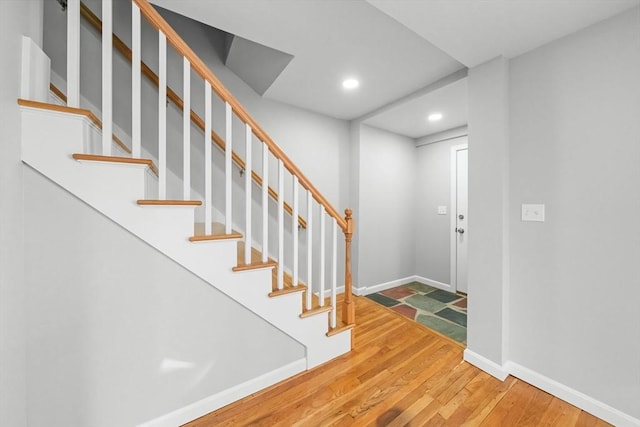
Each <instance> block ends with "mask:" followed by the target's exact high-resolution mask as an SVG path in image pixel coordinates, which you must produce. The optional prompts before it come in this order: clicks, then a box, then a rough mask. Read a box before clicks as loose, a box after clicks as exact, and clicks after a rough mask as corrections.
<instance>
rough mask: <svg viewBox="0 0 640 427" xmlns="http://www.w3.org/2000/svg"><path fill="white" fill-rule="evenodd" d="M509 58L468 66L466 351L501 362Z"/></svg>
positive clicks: (505, 276) (505, 275) (505, 269)
mask: <svg viewBox="0 0 640 427" xmlns="http://www.w3.org/2000/svg"><path fill="white" fill-rule="evenodd" d="M508 77H509V76H508V62H507V60H506V59H504V58H496V59H494V60H492V61H489V62H487V63H485V64H482V65H479V66H477V67H474V68H472V69H471V70H469V77H468V79H469V83H468V84H469V115H468V117H469V223H468V224H469V230H470V232H469V236H468V239H469V240H468V251H469V252H468V254H469V260H468V290H469V292H468V294H469V322H468V325H469V326H468V338H467V343H468V344H467V349H468V352H467V354H468V353H469V352H473V353H475V354H479V355H481V356H482V357H483V358H485V359H487V360H488V361H490V362H492V363H493V364H495V365H496V366H502V364H503V363H504V361H505V359H504V358H505V356H506V351H505V350H504V348H503V344H504V342H505V340H504V339H503V335H504V334H506V330H505V327H506V325H508V319H507V318H506V317H505V301H506V292H507V285H508V253H509V252H508V250H509V248H508V221H507V209H508V182H509V180H508V165H509V157H508V155H509V154H508V153H509V147H508V143H509V141H508V126H509V123H508Z"/></svg>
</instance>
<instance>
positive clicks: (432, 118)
mask: <svg viewBox="0 0 640 427" xmlns="http://www.w3.org/2000/svg"><path fill="white" fill-rule="evenodd" d="M441 118H442V113H433V114H429V117H427V119H429V121H430V122H437V121H438V120H440V119H441Z"/></svg>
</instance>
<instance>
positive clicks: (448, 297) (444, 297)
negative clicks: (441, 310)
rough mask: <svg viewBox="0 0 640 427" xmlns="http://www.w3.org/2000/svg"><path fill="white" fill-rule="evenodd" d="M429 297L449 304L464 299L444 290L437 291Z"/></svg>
mask: <svg viewBox="0 0 640 427" xmlns="http://www.w3.org/2000/svg"><path fill="white" fill-rule="evenodd" d="M429 297H431V298H433V299H437V300H438V301H440V302H444V303H448V302H452V301H455V300H459V299H460V298H462V297H461V296H460V295H456V294H452V293H451V292H447V291H443V290H442V289H438V290H435V291H433V292H431V293H430V294H429Z"/></svg>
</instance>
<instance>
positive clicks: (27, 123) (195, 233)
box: [18, 0, 355, 369]
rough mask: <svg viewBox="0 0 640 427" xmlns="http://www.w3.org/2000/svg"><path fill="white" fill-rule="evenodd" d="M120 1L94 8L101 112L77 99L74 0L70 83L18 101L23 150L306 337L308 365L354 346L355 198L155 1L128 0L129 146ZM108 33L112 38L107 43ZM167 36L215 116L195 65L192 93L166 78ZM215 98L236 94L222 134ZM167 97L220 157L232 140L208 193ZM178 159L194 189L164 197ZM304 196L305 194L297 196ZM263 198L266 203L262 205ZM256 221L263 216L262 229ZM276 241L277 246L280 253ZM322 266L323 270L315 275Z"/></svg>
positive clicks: (64, 182)
mask: <svg viewBox="0 0 640 427" xmlns="http://www.w3.org/2000/svg"><path fill="white" fill-rule="evenodd" d="M111 7H112V2H111V1H110V0H104V1H103V9H102V15H101V16H102V21H100V20H99V19H98V18H97V17H96V16H95V15H93V18H91V19H93V21H94V22H93V23H94V24H95V25H98V24H99V27H100V30H101V31H102V40H103V43H102V60H103V69H104V70H103V73H102V74H103V75H102V106H101V109H100V110H101V111H100V115H101V117H102V121H101V120H99V119H97V117H96V114H94V112H92V111H90V110H88V109H83V108H80V99H81V95H80V90H79V78H80V70H79V66H78V64H79V60H78V38H79V37H80V35H79V34H80V24H79V22H80V21H79V20H80V14H81V9H82V12H83V15H84V16H85V18H86V17H87V16H89V17H91V15H92V14H91V13H90V11H88V9H87V8H86V6H84V5H82V6H81V4H80V2H79V0H69V1H68V3H67V15H68V18H67V19H68V21H67V38H68V40H67V81H66V85H67V87H66V94H67V95H66V96H65V94H64V93H63V91H62V90H60V89H58V88H57V87H55V86H51V93H47V94H46V95H43V94H42V93H40V94H39V95H33V96H31V97H30V99H20V100H19V101H18V103H19V105H20V108H21V111H22V160H23V162H24V163H26V164H27V165H29V166H30V167H32V168H33V169H35V170H37V171H38V172H40V173H41V174H42V175H44V176H46V177H47V178H48V179H50V180H52V181H53V182H55V183H56V184H58V185H59V186H61V187H62V188H64V189H65V190H66V191H68V192H70V193H71V194H73V195H75V196H76V197H78V198H79V199H81V200H82V201H84V202H85V203H87V204H88V205H90V206H91V207H93V208H94V209H95V210H97V211H99V212H101V213H102V214H104V215H105V216H107V217H108V218H110V219H111V220H112V221H114V222H116V223H117V224H119V225H120V226H121V227H123V228H124V229H126V230H128V231H129V232H130V233H132V234H134V235H136V236H137V237H139V238H140V239H142V240H143V241H145V242H146V243H148V244H149V245H151V246H152V247H154V248H155V249H157V250H158V251H160V252H161V253H163V254H165V255H166V256H167V257H169V258H171V259H172V260H174V261H175V262H177V263H179V264H180V265H182V266H183V267H184V268H186V269H188V270H190V271H191V272H193V273H194V274H195V275H197V276H199V277H200V278H202V279H203V280H205V281H206V282H208V283H209V284H210V285H211V286H213V287H215V288H217V289H218V290H220V291H222V292H223V293H225V294H226V295H228V296H229V297H231V298H233V299H234V300H236V301H237V302H239V303H240V304H242V305H243V306H245V307H246V308H248V309H250V310H251V311H252V312H254V313H256V314H257V315H258V316H260V317H262V318H263V319H265V320H266V321H268V322H269V323H271V324H272V325H274V326H275V327H277V328H278V329H280V330H281V331H283V332H285V333H286V334H288V335H289V336H291V337H292V338H294V339H295V340H297V341H298V342H300V343H301V344H303V345H304V346H305V348H306V365H307V369H309V368H312V367H315V366H318V365H319V364H322V363H324V362H326V361H328V360H331V359H333V358H335V357H337V356H339V355H341V354H344V353H346V352H348V351H350V349H351V339H352V337H351V332H352V328H353V326H354V316H355V314H354V305H353V300H352V295H351V274H350V241H351V236H352V233H353V222H352V219H351V212H350V211H349V210H347V211H346V217H345V218H343V217H341V216H340V215H339V214H338V213H337V211H336V210H335V208H333V207H332V206H331V204H330V203H329V202H328V201H327V200H326V198H325V197H324V196H323V195H322V194H321V193H320V192H319V191H318V190H317V189H316V188H315V187H314V186H313V184H311V182H310V181H309V180H308V179H307V178H306V177H305V176H304V175H303V174H302V172H301V171H300V170H299V169H298V168H297V166H296V165H295V164H294V163H293V162H292V161H291V160H290V159H289V158H288V157H287V156H286V154H285V153H284V152H283V151H282V150H281V149H280V148H279V147H278V146H277V145H276V144H275V142H274V141H273V140H272V139H271V138H270V137H269V136H268V135H267V134H266V132H264V130H262V129H261V128H260V126H259V125H258V123H256V122H255V120H254V119H253V118H252V117H251V116H250V115H249V113H248V112H247V111H246V110H245V109H244V108H243V107H242V105H240V103H239V102H238V101H237V100H236V99H235V98H234V97H233V96H232V95H231V94H230V93H229V92H228V90H227V89H226V88H225V87H224V86H223V85H222V83H221V82H220V81H219V80H218V79H217V78H216V77H215V76H214V75H213V73H212V72H211V71H210V70H209V69H208V68H207V67H206V65H205V64H204V63H203V61H201V60H200V59H199V58H198V56H197V55H196V54H195V53H194V52H193V51H192V50H191V49H190V48H189V46H187V45H186V43H185V42H184V41H183V40H182V39H181V38H180V36H178V34H177V33H176V32H175V31H174V30H173V29H172V28H171V27H170V26H169V25H168V24H167V23H166V22H165V21H164V19H163V18H162V17H161V16H160V15H159V14H158V13H157V12H156V11H155V9H154V8H153V7H152V6H151V5H150V4H149V3H148V2H147V1H146V0H133V1H132V2H131V7H132V16H133V24H132V47H131V49H130V50H129V52H130V58H132V64H133V66H132V82H133V83H132V92H133V93H132V123H133V126H132V132H131V133H132V134H131V135H130V136H129V135H127V138H122V139H130V141H131V143H130V146H129V145H128V144H126V143H124V142H123V141H122V139H121V138H118V137H116V136H115V135H114V126H116V125H115V124H114V123H113V120H112V116H113V105H112V99H113V98H112V97H113V91H114V82H113V81H112V80H113V79H112V76H111V72H110V71H107V70H111V66H112V65H111V64H112V60H113V58H112V56H113V46H117V47H119V49H120V50H119V52H120V53H122V52H123V51H122V49H123V45H124V43H122V41H121V40H120V39H118V38H117V37H116V36H115V34H112V22H111V19H112V18H111V12H110V9H111ZM87 19H89V18H87ZM91 19H89V20H90V21H91ZM142 19H145V20H146V21H147V22H148V23H149V24H151V25H152V26H153V27H154V28H155V29H156V30H157V33H158V39H159V49H160V53H159V58H160V60H159V69H158V72H157V74H156V73H155V72H153V71H151V69H150V68H149V67H147V66H146V64H144V63H141V61H140V49H141V46H140V28H141V21H142ZM97 23H98V24H97ZM116 39H117V40H118V41H119V42H118V43H116V41H117V40H116ZM111 40H113V41H114V44H113V45H112V43H109V41H111ZM104 41H107V42H106V43H105V42H104ZM167 43H168V44H169V45H170V46H173V48H174V50H175V51H177V52H178V53H179V55H180V57H181V58H182V61H183V67H184V70H185V73H184V75H185V76H191V74H192V73H191V72H190V71H191V70H193V71H194V72H195V74H196V75H197V76H198V77H197V78H200V79H202V80H204V86H205V88H206V89H205V90H206V93H205V99H206V101H205V102H206V103H205V106H206V108H205V110H206V111H205V114H204V116H205V117H204V118H200V116H198V115H197V114H195V113H194V112H193V111H192V110H191V106H190V95H189V94H190V93H191V82H190V79H191V77H186V78H185V79H184V82H183V84H184V87H183V93H184V94H186V95H185V96H184V98H185V99H180V98H179V97H178V95H176V93H175V92H174V91H173V90H171V89H170V88H168V87H167V71H166V70H167V64H166V61H167V55H166V49H167ZM124 48H125V50H126V49H129V48H128V47H127V46H124ZM163 50H164V53H163ZM39 72H40V73H41V74H42V75H40V76H35V77H34V78H35V79H36V80H37V79H40V80H42V79H46V80H47V87H49V85H48V70H47V72H44V73H42V70H41V69H40V70H39V71H38V70H30V71H29V73H28V74H29V78H32V77H33V75H34V74H38V73H39ZM150 73H151V74H152V75H154V76H156V78H157V85H158V88H159V89H158V101H157V103H156V104H154V105H144V106H143V105H142V97H141V94H140V92H141V90H140V87H141V78H142V77H143V76H146V77H147V78H149V75H150ZM117 89H118V90H123V89H122V88H117ZM125 90H126V89H125ZM213 96H218V98H219V100H220V101H222V102H223V103H224V105H225V112H226V116H225V120H226V125H225V129H226V132H225V138H224V139H223V138H221V137H219V136H218V135H217V134H216V133H215V132H214V131H213V130H212V121H213V118H212V113H211V102H212V97H213ZM169 100H170V101H171V102H173V103H174V104H176V105H177V104H180V108H181V110H182V112H183V114H184V124H185V126H184V128H185V129H190V127H191V124H193V125H195V126H198V127H200V128H201V129H202V130H203V131H204V132H203V139H204V141H205V142H204V145H205V147H204V152H205V158H207V159H211V150H212V147H219V148H220V149H221V150H223V155H224V167H223V170H216V169H215V168H216V167H217V166H216V165H215V164H214V162H212V161H206V162H205V161H204V160H203V163H204V174H203V175H204V176H202V177H198V179H202V180H203V181H204V182H203V183H202V184H203V185H202V187H203V188H204V194H203V195H202V198H194V199H192V197H191V196H192V194H193V195H197V192H196V191H195V190H194V189H193V188H192V184H193V181H192V180H193V176H194V175H195V172H192V171H191V167H190V162H189V161H187V160H184V162H182V159H172V158H170V157H168V156H169V155H168V153H169V152H172V150H168V149H167V138H166V132H167V131H166V126H167V119H166V114H167V104H168V102H169ZM142 108H148V109H157V111H158V135H159V136H158V139H159V141H158V156H157V159H154V158H151V156H149V157H145V156H144V153H145V150H144V149H143V147H142V138H141V132H140V128H141V124H140V123H141V120H142V119H141V109H142ZM238 120H239V121H240V122H241V123H242V126H243V128H244V131H245V132H244V135H234V134H233V133H232V131H233V129H234V125H233V122H234V121H236V122H237V121H238ZM190 133H191V132H189V131H185V132H184V140H183V141H182V144H181V146H182V153H181V155H182V156H183V159H189V158H190V150H191V146H192V144H193V143H194V142H193V141H191V135H190ZM237 141H242V142H241V143H240V144H244V149H245V150H244V158H241V157H240V156H239V155H238V154H237V153H236V152H235V151H233V145H234V144H239V143H238V142H237ZM256 143H259V144H260V146H261V149H260V150H255V149H254V148H253V146H254V145H256ZM214 144H215V145H214ZM173 151H175V150H173ZM252 157H256V158H258V160H261V166H262V167H261V168H259V166H260V162H259V161H256V162H255V163H253V162H252ZM260 157H261V158H260ZM270 160H271V162H273V160H275V161H276V162H277V176H278V180H277V182H276V183H275V185H276V186H277V190H274V189H273V188H271V187H270V186H269V183H268V180H269V172H268V168H269V163H270ZM168 162H169V163H171V162H174V163H175V162H182V164H183V166H184V167H183V171H182V172H183V175H182V176H181V177H177V178H176V179H178V180H179V181H180V185H181V187H182V189H183V191H182V193H183V194H182V195H183V197H182V198H179V199H171V198H168V197H167V194H168V191H167V187H168V179H169V180H170V179H171V174H172V172H171V171H170V170H168V167H167V163H168ZM234 165H235V166H234ZM254 165H255V166H254ZM234 167H235V168H240V170H241V171H243V172H244V175H243V180H244V182H243V184H244V192H243V194H242V193H240V194H239V192H238V191H237V189H235V190H234V178H233V173H234ZM214 173H219V174H223V175H224V189H225V195H224V203H223V205H222V206H214V200H213V197H212V194H211V189H212V176H213V175H214ZM260 173H261V174H262V176H260ZM168 177H169V178H168ZM285 183H287V185H291V187H290V188H293V194H292V196H291V203H285V201H284V194H285V191H284V188H285ZM256 188H257V189H258V191H259V192H260V197H259V198H258V200H257V201H256V200H255V197H252V194H253V193H254V190H255V189H256ZM301 196H302V198H303V199H304V200H305V201H306V206H303V205H302V203H300V198H301ZM270 200H275V202H276V203H277V209H276V210H275V212H272V211H273V209H271V210H270V209H269V203H270ZM238 202H240V203H244V214H245V215H244V221H243V223H240V224H238V222H237V221H236V222H235V223H234V221H233V212H232V208H233V206H235V204H234V203H238ZM256 203H257V204H258V208H259V209H256V206H255V205H256ZM305 208H306V209H305ZM301 211H304V214H305V215H306V218H304V215H302V214H301ZM314 212H316V213H317V212H319V215H320V216H319V218H320V219H321V220H320V221H319V224H317V225H316V224H314V221H312V218H313V217H314V214H313V213H314ZM316 216H317V215H316ZM285 219H286V221H288V223H290V224H291V229H290V232H289V233H286V232H285ZM217 220H220V221H217ZM255 223H258V224H260V225H261V227H256V226H255ZM272 224H275V227H274V226H272ZM316 228H317V229H316ZM327 228H328V232H327ZM338 229H341V230H342V231H343V232H344V234H345V237H346V239H345V248H344V249H345V250H344V252H345V255H346V257H345V265H344V270H345V278H344V295H343V297H342V301H343V302H342V305H341V306H339V305H338V279H337V276H336V272H337V267H338V256H337V254H338V239H337V230H338ZM256 231H258V232H256ZM301 233H305V234H306V240H305V242H309V244H307V245H304V248H303V247H302V245H300V244H299V242H300V239H301V236H300V234H301ZM274 246H275V247H276V248H277V249H276V250H275V251H273V250H271V251H270V250H269V248H270V247H274ZM285 249H286V250H287V251H288V254H287V257H285ZM314 254H315V256H316V257H318V256H319V262H316V263H314V259H315V258H314ZM302 262H305V265H304V267H306V271H304V274H303V272H302V269H301V268H300V267H301V263H302ZM314 277H317V278H318V280H313V279H314ZM303 279H304V281H303ZM305 282H306V283H305Z"/></svg>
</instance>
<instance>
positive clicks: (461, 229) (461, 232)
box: [456, 228, 464, 234]
mask: <svg viewBox="0 0 640 427" xmlns="http://www.w3.org/2000/svg"><path fill="white" fill-rule="evenodd" d="M456 231H457V232H458V233H460V234H464V228H456Z"/></svg>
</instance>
